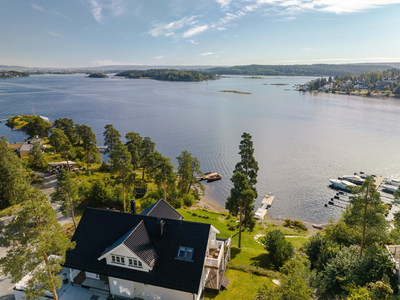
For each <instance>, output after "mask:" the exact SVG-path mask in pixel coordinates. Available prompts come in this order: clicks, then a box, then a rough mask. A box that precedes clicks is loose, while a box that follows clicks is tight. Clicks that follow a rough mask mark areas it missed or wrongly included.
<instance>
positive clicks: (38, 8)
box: [31, 3, 44, 11]
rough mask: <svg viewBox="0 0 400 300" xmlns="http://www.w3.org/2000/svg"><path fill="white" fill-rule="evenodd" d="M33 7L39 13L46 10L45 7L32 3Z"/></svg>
mask: <svg viewBox="0 0 400 300" xmlns="http://www.w3.org/2000/svg"><path fill="white" fill-rule="evenodd" d="M31 7H32V8H33V9H34V10H37V11H44V8H43V7H41V6H39V5H37V4H34V3H31Z"/></svg>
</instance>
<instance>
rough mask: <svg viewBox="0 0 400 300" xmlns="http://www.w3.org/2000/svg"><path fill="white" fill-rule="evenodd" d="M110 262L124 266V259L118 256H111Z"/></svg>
mask: <svg viewBox="0 0 400 300" xmlns="http://www.w3.org/2000/svg"><path fill="white" fill-rule="evenodd" d="M111 262H112V263H114V264H121V265H124V264H125V257H123V256H119V255H111Z"/></svg>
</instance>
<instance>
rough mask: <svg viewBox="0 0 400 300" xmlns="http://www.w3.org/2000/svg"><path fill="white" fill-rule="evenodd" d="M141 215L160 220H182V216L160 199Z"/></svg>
mask: <svg viewBox="0 0 400 300" xmlns="http://www.w3.org/2000/svg"><path fill="white" fill-rule="evenodd" d="M141 215H144V216H151V217H157V218H162V219H164V218H168V219H175V220H182V219H183V216H182V215H181V214H180V213H179V212H178V211H177V210H176V209H175V208H173V207H172V206H171V205H170V204H169V203H168V202H167V201H165V200H164V199H160V200H158V201H157V202H156V203H154V204H152V205H150V206H149V207H148V208H146V209H145V210H144V211H142V213H141Z"/></svg>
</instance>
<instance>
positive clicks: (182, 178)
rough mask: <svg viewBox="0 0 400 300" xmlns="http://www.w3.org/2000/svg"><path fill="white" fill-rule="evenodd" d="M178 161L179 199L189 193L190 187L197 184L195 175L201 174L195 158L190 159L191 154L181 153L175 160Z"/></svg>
mask: <svg viewBox="0 0 400 300" xmlns="http://www.w3.org/2000/svg"><path fill="white" fill-rule="evenodd" d="M176 159H177V160H178V176H179V178H178V186H179V190H180V194H181V197H183V195H184V193H189V192H190V187H191V185H192V184H193V183H197V180H196V177H195V176H194V175H195V174H202V172H201V171H200V163H199V160H198V159H197V158H196V157H192V154H191V153H189V152H188V151H182V153H181V155H179V156H178V157H177V158H176Z"/></svg>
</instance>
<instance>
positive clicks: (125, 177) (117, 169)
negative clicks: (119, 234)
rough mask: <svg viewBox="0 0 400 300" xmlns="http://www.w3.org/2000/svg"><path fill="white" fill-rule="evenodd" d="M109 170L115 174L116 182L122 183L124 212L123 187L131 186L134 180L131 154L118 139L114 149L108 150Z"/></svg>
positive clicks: (123, 196) (123, 191)
mask: <svg viewBox="0 0 400 300" xmlns="http://www.w3.org/2000/svg"><path fill="white" fill-rule="evenodd" d="M110 161H111V164H112V168H111V171H112V172H114V173H116V174H117V177H116V183H117V184H121V185H122V198H123V206H124V212H126V201H125V189H126V188H127V187H131V185H132V184H133V183H134V180H135V173H133V166H132V164H131V155H130V153H129V151H128V149H127V147H126V146H125V145H124V144H123V143H122V142H121V141H120V140H119V139H118V141H117V143H116V144H114V150H111V152H110Z"/></svg>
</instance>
